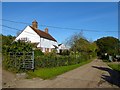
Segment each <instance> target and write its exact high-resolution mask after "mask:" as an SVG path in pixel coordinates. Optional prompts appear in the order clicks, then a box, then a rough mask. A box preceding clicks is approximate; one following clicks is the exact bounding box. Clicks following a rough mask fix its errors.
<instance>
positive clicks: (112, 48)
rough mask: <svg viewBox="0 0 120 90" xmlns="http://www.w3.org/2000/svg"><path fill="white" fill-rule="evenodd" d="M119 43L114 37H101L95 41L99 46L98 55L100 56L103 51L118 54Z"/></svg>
mask: <svg viewBox="0 0 120 90" xmlns="http://www.w3.org/2000/svg"><path fill="white" fill-rule="evenodd" d="M119 43H120V41H119V40H118V39H117V38H114V37H103V38H100V39H98V40H97V41H96V44H97V46H98V47H99V51H98V55H100V56H102V55H103V54H105V53H108V54H109V55H117V54H119V51H118V50H119Z"/></svg>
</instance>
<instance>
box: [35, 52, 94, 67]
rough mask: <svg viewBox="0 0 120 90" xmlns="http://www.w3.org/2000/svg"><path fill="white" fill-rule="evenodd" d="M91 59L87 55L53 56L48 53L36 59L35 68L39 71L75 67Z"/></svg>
mask: <svg viewBox="0 0 120 90" xmlns="http://www.w3.org/2000/svg"><path fill="white" fill-rule="evenodd" d="M91 57H92V56H91ZM89 59H90V57H89V55H87V54H86V53H83V54H72V55H69V56H63V55H53V54H52V53H48V54H45V55H42V56H37V57H35V68H36V69H37V68H40V67H42V68H45V67H47V68H49V67H58V66H67V65H74V64H78V63H81V62H84V61H86V60H89Z"/></svg>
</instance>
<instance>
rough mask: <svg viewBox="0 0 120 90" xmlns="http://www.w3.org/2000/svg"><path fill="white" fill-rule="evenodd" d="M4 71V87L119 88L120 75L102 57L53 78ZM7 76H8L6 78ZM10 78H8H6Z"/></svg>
mask: <svg viewBox="0 0 120 90" xmlns="http://www.w3.org/2000/svg"><path fill="white" fill-rule="evenodd" d="M8 75H9V74H8V72H6V71H3V87H11V88H119V86H120V77H119V74H118V72H116V71H113V70H112V69H111V68H110V67H108V66H107V64H106V63H104V62H103V61H102V60H100V59H96V60H93V61H92V62H91V63H89V64H86V65H83V66H81V67H79V68H77V69H74V70H71V71H69V72H66V73H64V74H62V75H59V76H57V77H56V78H54V79H52V80H42V79H40V78H34V79H16V78H14V75H13V76H12V75H11V74H10V77H11V78H10V77H9V76H8ZM6 77H7V78H6ZM6 79H8V80H9V81H8V80H6Z"/></svg>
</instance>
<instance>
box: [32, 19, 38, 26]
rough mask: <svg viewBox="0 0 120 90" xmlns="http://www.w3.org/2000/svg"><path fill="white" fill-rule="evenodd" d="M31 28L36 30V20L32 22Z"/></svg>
mask: <svg viewBox="0 0 120 90" xmlns="http://www.w3.org/2000/svg"><path fill="white" fill-rule="evenodd" d="M32 27H33V28H38V23H37V21H36V20H34V21H33V22H32Z"/></svg>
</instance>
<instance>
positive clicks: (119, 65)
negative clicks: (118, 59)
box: [108, 63, 120, 72]
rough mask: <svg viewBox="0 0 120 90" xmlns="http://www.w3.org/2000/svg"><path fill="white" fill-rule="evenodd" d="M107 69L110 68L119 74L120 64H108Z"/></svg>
mask: <svg viewBox="0 0 120 90" xmlns="http://www.w3.org/2000/svg"><path fill="white" fill-rule="evenodd" d="M108 66H109V67H111V68H112V69H113V70H116V71H119V72H120V64H113V63H111V64H108Z"/></svg>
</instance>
